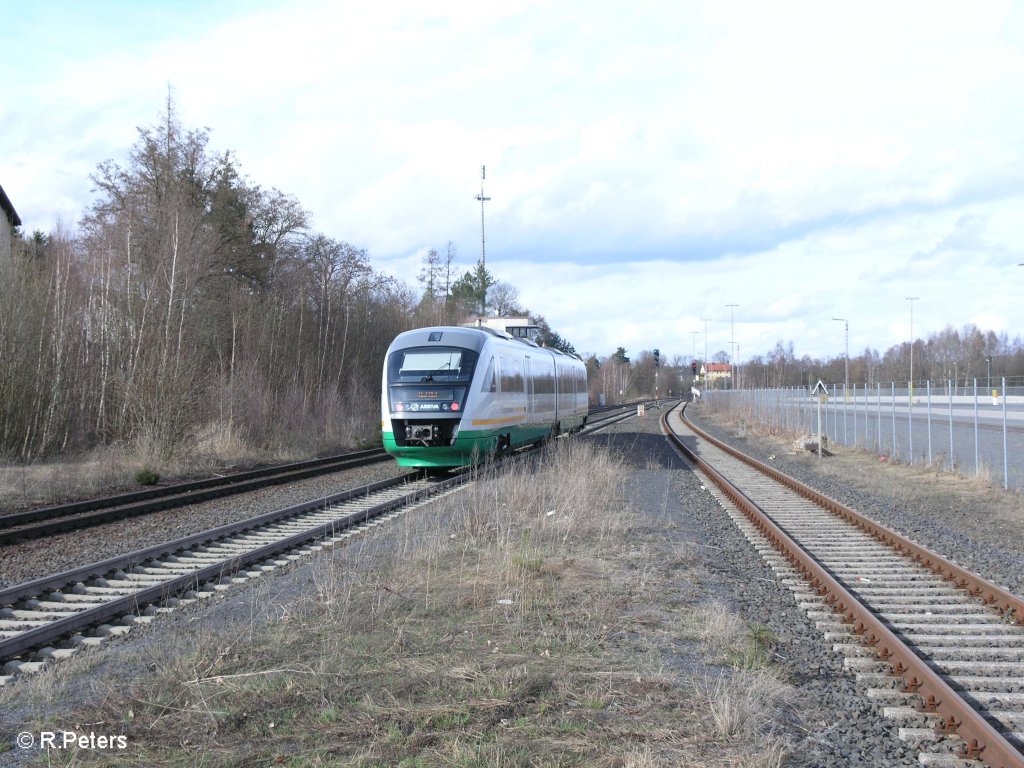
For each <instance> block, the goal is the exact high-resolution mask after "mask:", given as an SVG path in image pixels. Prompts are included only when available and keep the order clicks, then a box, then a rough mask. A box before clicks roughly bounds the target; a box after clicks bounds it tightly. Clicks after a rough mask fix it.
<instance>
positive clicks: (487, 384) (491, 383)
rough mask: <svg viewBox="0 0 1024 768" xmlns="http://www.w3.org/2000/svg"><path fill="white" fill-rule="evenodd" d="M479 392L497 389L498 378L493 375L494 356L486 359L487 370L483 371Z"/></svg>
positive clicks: (495, 390)
mask: <svg viewBox="0 0 1024 768" xmlns="http://www.w3.org/2000/svg"><path fill="white" fill-rule="evenodd" d="M480 391H481V392H497V391H498V379H497V376H495V375H494V358H493V357H492V358H491V359H490V360H488V361H487V371H486V372H485V373H484V377H483V379H482V380H481V383H480Z"/></svg>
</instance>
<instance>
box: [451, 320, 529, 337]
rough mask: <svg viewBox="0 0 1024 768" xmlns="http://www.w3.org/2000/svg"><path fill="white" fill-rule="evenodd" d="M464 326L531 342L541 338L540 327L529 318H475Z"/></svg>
mask: <svg viewBox="0 0 1024 768" xmlns="http://www.w3.org/2000/svg"><path fill="white" fill-rule="evenodd" d="M462 325H463V326H465V327H467V328H493V329H494V330H496V331H504V332H505V333H507V334H508V335H509V336H515V337H516V338H519V339H529V340H530V341H536V340H537V337H538V336H540V326H537V325H533V324H532V323H531V322H530V318H528V317H474V318H471V319H469V320H467V321H466V322H464V323H463V324H462Z"/></svg>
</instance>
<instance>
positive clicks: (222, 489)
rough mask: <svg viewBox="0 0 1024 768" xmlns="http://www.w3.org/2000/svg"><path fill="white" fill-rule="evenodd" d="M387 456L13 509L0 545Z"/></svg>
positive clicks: (608, 419)
mask: <svg viewBox="0 0 1024 768" xmlns="http://www.w3.org/2000/svg"><path fill="white" fill-rule="evenodd" d="M591 413H592V415H593V417H594V419H593V420H592V421H591V423H590V424H589V425H588V428H587V429H586V431H588V432H590V431H596V430H599V429H601V428H603V427H606V426H609V425H611V424H614V423H616V422H618V421H622V420H623V419H626V418H630V417H631V416H633V415H634V414H635V413H636V405H635V404H634V405H629V406H605V407H603V408H595V409H594V410H593V411H592V412H591ZM383 461H390V457H389V456H388V455H387V454H386V453H385V452H384V451H383V449H380V448H374V449H371V450H366V451H356V452H353V453H346V454H341V455H337V456H328V457H324V458H319V459H311V460H308V461H301V462H294V463H290V464H282V465H276V466H272V467H263V468H260V469H255V470H250V471H247V472H238V473H233V474H230V475H224V476H221V477H210V478H204V479H202V480H194V481H191V482H187V483H179V484H175V485H169V486H163V487H160V488H147V489H145V490H140V491H132V492H129V493H123V494H118V495H116V496H104V497H100V498H95V499H86V500H84V501H76V502H71V503H69V504H60V505H56V506H51V507H43V508H39V509H30V510H25V511H23V512H13V513H10V514H5V515H0V547H2V546H7V545H10V544H16V543H18V542H21V541H30V540H33V539H40V538H44V537H46V536H51V535H53V534H56V533H63V532H66V531H75V530H80V529H82V528H88V527H91V526H94V525H102V524H104V523H109V522H113V521H116V520H125V519H128V518H132V517H138V516H141V515H147V514H151V513H153V512H160V511H163V510H166V509H174V508H177V507H184V506H188V505H191V504H198V503H200V502H203V501H209V500H210V499H216V498H223V497H225V496H232V495H235V494H240V493H247V492H249V491H254V490H258V489H260V488H266V487H268V486H271V485H283V484H285V483H292V482H296V481H298V480H305V479H307V478H310V477H316V476H318V475H324V474H329V473H331V472H341V471H343V470H347V469H354V468H356V467H361V466H366V465H367V464H374V463H377V462H383Z"/></svg>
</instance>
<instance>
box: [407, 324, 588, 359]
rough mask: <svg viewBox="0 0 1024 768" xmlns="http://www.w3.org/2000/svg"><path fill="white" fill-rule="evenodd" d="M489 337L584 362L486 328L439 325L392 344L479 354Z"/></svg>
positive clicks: (413, 333) (549, 348)
mask: <svg viewBox="0 0 1024 768" xmlns="http://www.w3.org/2000/svg"><path fill="white" fill-rule="evenodd" d="M489 337H493V338H498V339H502V340H504V341H510V342H513V343H516V344H523V345H525V346H528V347H534V348H535V349H543V350H544V351H545V352H550V353H551V354H553V355H557V356H559V357H567V358H569V359H570V360H580V361H581V362H582V359H581V358H580V357H579V356H578V355H570V354H568V353H566V352H563V351H562V350H560V349H555V348H554V347H542V346H541V345H540V344H537V343H536V342H535V341H531V340H530V339H525V338H520V337H518V336H513V335H511V334H510V333H506V332H505V331H499V330H497V329H495V328H487V327H485V326H475V327H465V326H455V325H439V326H435V327H431V328H415V329H413V330H411V331H405V332H403V333H400V334H398V336H396V337H395V340H394V341H393V342H391V346H395V345H396V344H398V343H401V345H402V346H406V345H409V344H414V345H420V344H434V343H448V344H457V345H459V346H465V347H467V348H469V349H475V350H476V351H478V352H479V351H480V350H481V349H482V348H483V346H484V343H485V342H486V341H487V339H488V338H489Z"/></svg>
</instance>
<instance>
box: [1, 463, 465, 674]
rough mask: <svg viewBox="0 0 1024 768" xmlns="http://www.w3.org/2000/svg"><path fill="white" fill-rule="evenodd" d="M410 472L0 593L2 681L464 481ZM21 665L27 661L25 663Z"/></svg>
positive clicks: (338, 539)
mask: <svg viewBox="0 0 1024 768" xmlns="http://www.w3.org/2000/svg"><path fill="white" fill-rule="evenodd" d="M469 476H470V475H469V474H466V475H463V476H456V477H452V478H449V479H446V480H433V481H431V480H427V479H425V478H422V477H419V476H418V475H416V474H415V473H411V474H407V475H405V476H403V477H399V478H394V479H391V480H385V481H381V482H378V483H374V484H372V485H368V486H364V487H362V488H357V489H354V490H350V491H345V492H342V493H338V494H334V495H332V496H328V497H325V498H322V499H317V500H315V501H310V502H306V503H304V504H299V505H296V506H293V507H289V508H287V509H282V510H278V511H275V512H270V513H267V514H264V515H260V516H258V517H255V518H251V519H249V520H245V521H242V522H238V523H233V524H230V525H225V526H221V527H219V528H215V529H212V530H209V531H205V532H203V533H199V534H195V535H192V536H188V537H185V538H181V539H176V540H174V541H169V542H166V543H164V544H160V545H158V546H155V547H149V548H147V549H143V550H139V551H136V552H131V553H128V554H126V555H122V556H118V557H115V558H111V559H108V560H104V561H102V562H98V563H93V564H90V565H86V566H82V567H80V568H76V569H74V570H71V571H66V572H64V573H60V574H55V575H52V576H47V577H44V578H41V579H36V580H34V581H30V582H26V583H23V584H18V585H16V586H14V587H11V588H8V589H5V590H2V591H0V663H3V664H4V666H3V669H2V670H0V675H2V676H0V683H2V682H6V677H5V676H10V675H13V674H16V673H19V672H31V671H34V670H35V669H37V668H38V666H39V665H41V664H43V663H45V662H46V661H47V660H48V659H52V658H60V657H62V656H67V655H71V654H73V653H74V652H75V650H76V649H77V648H78V647H80V646H88V645H92V644H98V643H100V642H102V640H103V638H104V637H106V636H108V635H116V634H121V633H123V632H127V631H128V629H129V628H130V627H131V625H133V624H136V623H145V622H147V621H149V620H150V619H151V617H152V616H154V615H156V614H157V613H159V612H161V611H163V610H169V608H168V607H166V606H167V605H168V601H170V602H171V603H174V602H175V601H176V600H177V596H182V595H183V596H184V597H185V599H194V598H196V597H204V596H207V595H208V594H212V591H214V590H216V589H218V588H219V586H218V585H220V584H223V583H225V582H229V581H230V580H231V579H232V578H240V579H243V580H244V579H245V578H246V577H247V576H255V575H258V574H260V573H262V572H264V571H269V570H273V569H275V568H277V567H279V566H283V565H286V564H287V563H288V562H290V561H291V560H293V559H297V558H299V557H301V556H302V552H309V551H313V550H315V549H322V548H324V547H330V546H333V545H334V544H336V543H339V542H341V541H343V540H344V539H346V538H348V537H350V536H351V535H353V530H354V529H356V528H358V527H361V526H365V525H372V524H374V523H375V522H379V521H380V520H381V519H384V518H386V517H388V516H390V515H393V514H399V513H400V511H402V510H403V509H408V508H409V505H410V504H413V503H414V502H416V501H419V500H422V499H425V498H428V497H432V496H436V495H438V494H440V493H443V492H445V491H447V490H450V489H452V488H454V487H455V486H457V485H460V484H462V483H464V482H466V480H467V479H468V477H469ZM26 665H27V666H26Z"/></svg>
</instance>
